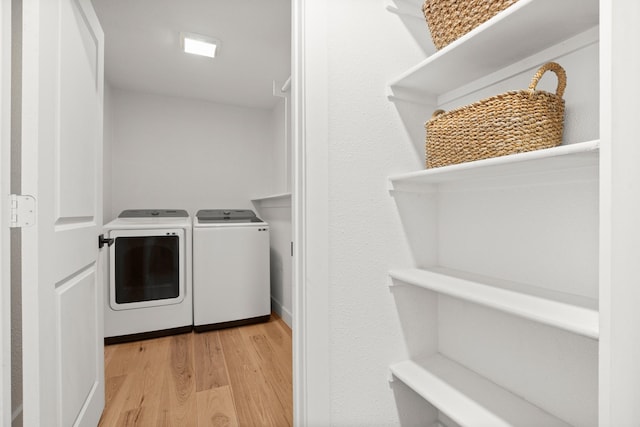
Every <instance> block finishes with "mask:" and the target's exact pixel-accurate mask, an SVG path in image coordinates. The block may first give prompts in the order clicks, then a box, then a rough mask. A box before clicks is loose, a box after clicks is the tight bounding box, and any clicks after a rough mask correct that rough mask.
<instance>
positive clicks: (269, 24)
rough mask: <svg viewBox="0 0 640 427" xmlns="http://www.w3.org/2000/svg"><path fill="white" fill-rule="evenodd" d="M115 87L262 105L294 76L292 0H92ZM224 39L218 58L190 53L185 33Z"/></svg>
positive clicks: (109, 77)
mask: <svg viewBox="0 0 640 427" xmlns="http://www.w3.org/2000/svg"><path fill="white" fill-rule="evenodd" d="M92 2H93V5H94V8H95V10H96V14H97V15H98V18H99V19H100V23H101V24H102V28H103V30H104V33H105V78H106V80H107V82H108V83H109V84H110V85H112V86H113V87H116V88H120V89H127V90H135V91H142V92H149V93H156V94H161V95H170V96H179V97H186V98H196V99H202V100H207V101H211V102H216V103H221V104H230V105H238V106H246V107H256V108H271V107H272V106H273V105H275V104H276V102H277V101H276V99H277V98H274V97H273V94H272V85H273V81H274V80H275V81H276V84H277V87H278V88H280V87H282V85H283V84H284V82H285V81H286V80H287V78H288V77H289V75H290V69H291V68H290V67H291V3H290V0H268V1H265V0H92ZM181 32H186V33H197V34H202V35H206V36H210V37H213V38H214V39H218V40H220V41H221V46H220V49H219V54H218V55H217V56H216V58H214V59H211V58H206V57H201V56H196V55H191V54H187V53H184V52H182V50H181V47H180V33H181Z"/></svg>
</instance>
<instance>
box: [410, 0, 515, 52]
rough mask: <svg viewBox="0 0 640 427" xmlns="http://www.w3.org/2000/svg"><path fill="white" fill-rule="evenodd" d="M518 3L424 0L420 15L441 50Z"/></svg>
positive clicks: (512, 1) (479, 0)
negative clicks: (421, 14) (422, 14)
mask: <svg viewBox="0 0 640 427" xmlns="http://www.w3.org/2000/svg"><path fill="white" fill-rule="evenodd" d="M517 1H518V0H426V1H425V2H424V4H423V5H422V12H423V13H424V17H425V20H426V21H427V25H428V26H429V31H430V32H431V38H432V39H433V44H434V45H435V46H436V48H437V49H442V48H443V47H445V46H446V45H448V44H449V43H451V42H452V41H454V40H457V39H459V38H460V37H462V36H463V35H465V34H467V33H468V32H469V31H471V30H473V29H474V28H476V27H477V26H478V25H480V24H482V23H483V22H485V21H488V20H489V19H491V18H493V17H494V16H495V15H497V14H498V13H499V12H501V11H503V10H504V9H506V8H507V7H509V6H511V5H512V4H514V3H515V2H517Z"/></svg>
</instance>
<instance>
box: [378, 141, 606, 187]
mask: <svg viewBox="0 0 640 427" xmlns="http://www.w3.org/2000/svg"><path fill="white" fill-rule="evenodd" d="M599 147H600V141H599V140H597V141H588V142H580V143H577V144H569V145H561V146H558V147H553V148H548V149H544V150H536V151H529V152H527V153H519V154H512V155H509V156H501V157H494V158H491V159H484V160H477V161H475V162H467V163H460V164H457V165H451V166H444V167H440V168H432V169H426V170H421V171H416V172H410V173H405V174H399V175H394V176H391V177H389V180H390V181H391V183H392V184H393V187H394V188H395V189H399V190H402V189H413V190H414V191H415V190H416V189H417V188H419V186H420V185H426V184H440V183H445V182H452V181H460V180H470V179H479V178H489V177H510V176H511V177H513V176H521V175H529V174H538V175H539V174H547V173H550V172H552V171H562V170H571V169H584V168H597V167H598V163H599V153H600V151H599Z"/></svg>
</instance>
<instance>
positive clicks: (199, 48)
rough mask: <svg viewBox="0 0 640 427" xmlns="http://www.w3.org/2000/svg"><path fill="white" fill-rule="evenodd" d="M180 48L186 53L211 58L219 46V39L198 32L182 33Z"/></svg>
mask: <svg viewBox="0 0 640 427" xmlns="http://www.w3.org/2000/svg"><path fill="white" fill-rule="evenodd" d="M181 39H182V49H183V50H184V51H185V52H186V53H192V54H194V55H201V56H207V57H209V58H213V57H215V56H216V53H217V51H218V49H219V46H220V41H219V40H216V39H214V38H211V37H207V36H203V35H200V34H192V33H182V34H181Z"/></svg>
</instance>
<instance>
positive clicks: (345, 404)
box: [305, 0, 434, 426]
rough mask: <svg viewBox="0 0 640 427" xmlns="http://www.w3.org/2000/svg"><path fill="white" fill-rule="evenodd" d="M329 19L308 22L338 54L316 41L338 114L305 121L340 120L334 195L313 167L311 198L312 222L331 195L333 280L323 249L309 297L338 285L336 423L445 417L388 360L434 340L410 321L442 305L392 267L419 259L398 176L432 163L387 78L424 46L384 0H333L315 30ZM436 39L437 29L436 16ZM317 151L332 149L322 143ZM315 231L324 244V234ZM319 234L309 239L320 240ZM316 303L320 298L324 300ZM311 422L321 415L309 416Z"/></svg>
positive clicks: (311, 39) (310, 52)
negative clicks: (402, 210)
mask: <svg viewBox="0 0 640 427" xmlns="http://www.w3.org/2000/svg"><path fill="white" fill-rule="evenodd" d="M322 18H323V17H322V16H317V14H314V15H313V16H311V15H309V16H307V19H308V20H309V21H310V22H312V23H313V25H312V26H309V27H307V28H306V29H305V31H308V32H307V33H306V36H305V37H306V41H307V43H308V46H313V44H314V43H318V40H326V43H327V49H326V52H322V51H321V50H317V49H307V50H306V52H305V62H306V63H307V64H314V59H315V60H317V61H318V62H320V65H322V63H323V61H324V58H323V57H322V55H324V54H325V53H326V54H327V55H328V57H327V61H328V64H327V65H328V74H327V75H326V79H327V80H326V82H324V81H319V82H318V85H319V86H322V85H323V84H326V85H327V86H328V94H327V97H328V98H327V101H328V105H327V110H326V111H328V123H324V124H323V123H318V120H322V115H321V114H318V115H316V114H307V115H306V116H305V120H306V122H307V129H308V130H309V129H316V128H317V127H320V128H321V129H325V128H326V127H327V126H328V129H327V131H328V134H327V140H326V144H327V145H326V151H327V158H328V170H327V172H326V178H327V179H328V198H327V199H324V200H323V199H320V198H321V197H322V195H323V192H322V191H321V190H322V183H321V182H319V181H321V180H322V179H323V177H322V176H320V177H318V176H317V175H315V176H307V178H308V179H309V180H310V181H308V185H312V186H313V188H312V190H311V192H309V193H307V201H306V203H307V206H310V207H311V208H309V210H308V212H307V215H308V218H307V221H308V224H311V223H315V222H316V220H318V218H317V217H318V215H322V213H318V214H316V212H314V209H313V208H312V207H313V206H315V205H319V206H323V205H324V206H326V205H328V230H329V233H328V277H329V282H328V283H326V284H325V283H317V281H318V280H321V278H320V279H319V277H320V276H321V275H322V271H318V269H316V267H315V266H314V265H313V264H314V263H315V262H322V260H318V261H315V260H314V259H313V258H311V259H308V260H307V262H308V263H309V264H311V265H310V266H309V268H307V276H308V277H306V278H305V286H307V287H308V288H309V289H310V290H309V291H308V292H309V295H312V294H313V293H315V292H316V291H318V292H319V291H320V289H321V288H324V287H325V286H326V288H327V293H328V298H329V319H330V324H329V342H330V344H329V345H330V347H329V350H328V357H329V367H330V375H329V383H330V384H329V388H330V424H331V425H371V426H374V425H375V426H382V425H399V424H405V425H419V423H420V422H422V423H424V421H425V420H426V419H427V417H431V418H433V417H434V414H433V411H432V410H431V408H429V407H428V405H426V404H425V403H424V401H420V400H419V399H415V396H414V395H412V394H411V393H410V392H407V390H406V389H405V388H404V387H403V386H402V385H399V384H398V385H395V384H394V385H393V387H390V385H389V382H388V381H389V369H388V367H389V364H390V363H393V362H397V361H400V360H403V359H406V358H407V357H408V356H409V355H410V354H414V353H418V352H420V351H422V350H424V348H421V347H423V346H424V344H423V342H422V341H423V337H421V336H420V335H419V334H415V330H414V329H404V328H403V325H404V324H406V323H407V322H408V323H412V322H411V321H412V320H419V321H427V320H428V318H429V317H430V316H433V315H434V312H433V310H430V308H432V307H433V305H432V304H431V301H429V299H428V298H425V297H424V295H425V293H422V294H420V293H415V292H413V291H412V290H411V289H405V291H406V292H401V293H402V294H403V295H402V296H395V295H393V294H392V293H391V292H390V291H389V288H388V287H387V285H388V284H389V279H388V275H387V271H388V270H389V269H391V268H396V267H402V266H408V265H411V263H412V262H413V261H412V256H411V253H410V250H409V247H408V244H407V242H406V240H405V237H404V235H403V229H402V226H401V223H400V218H399V215H398V212H397V208H396V206H395V202H394V200H393V199H392V198H391V197H390V195H389V193H388V191H387V190H388V183H387V176H388V175H390V174H393V173H398V172H405V171H410V170H417V169H420V168H421V167H422V164H423V153H420V152H419V151H417V150H416V149H415V147H414V146H413V144H412V143H411V142H410V141H409V135H408V133H407V131H406V130H405V128H404V125H403V122H402V120H401V119H400V117H399V115H398V112H397V110H396V107H395V106H394V105H393V104H392V103H390V102H389V101H388V100H387V97H386V93H385V88H386V86H387V83H388V81H390V80H391V79H392V78H393V77H395V76H397V75H399V74H400V73H401V72H403V71H404V70H406V69H407V68H408V67H410V66H412V65H414V64H416V63H417V62H419V61H420V60H421V59H422V58H423V47H422V46H420V45H419V44H418V43H417V42H415V41H414V40H413V39H412V36H411V34H410V33H409V32H408V31H407V30H406V29H405V27H404V25H403V24H402V23H401V22H400V21H399V19H400V18H398V17H397V16H394V15H392V14H390V13H389V12H388V11H386V10H385V4H384V2H371V1H367V0H353V1H349V2H344V1H331V2H328V5H327V16H326V27H324V28H320V29H318V32H317V33H315V32H311V28H314V29H316V28H317V27H316V24H317V23H318V21H319V20H320V19H322ZM409 19H415V18H409ZM416 21H417V22H419V21H418V20H416ZM424 37H425V38H427V37H428V33H427V30H426V24H425V27H424ZM316 71H317V68H314V69H313V70H310V74H308V75H307V76H305V77H308V80H307V81H306V82H305V84H307V85H308V86H306V87H305V89H306V91H307V94H310V93H313V92H314V89H315V87H317V86H315V84H316V82H315V81H314V80H313V79H320V80H321V79H322V77H321V76H318V75H317V73H316ZM311 74H312V75H313V79H312V78H311V76H310V75H311ZM307 96H308V98H307V99H306V108H307V111H311V110H313V109H314V108H315V107H318V108H322V106H319V105H318V103H319V102H321V101H322V100H317V99H312V98H311V97H310V96H309V95H307ZM425 114H426V112H425ZM425 117H426V116H425ZM314 144H317V143H316V142H315V141H314ZM316 150H317V151H321V150H322V149H321V148H318V147H317V145H316V146H314V147H311V151H314V152H315V151H316ZM309 151H310V150H309V148H308V152H309ZM306 161H307V162H309V165H308V170H309V171H310V172H309V173H312V172H311V171H313V174H317V172H318V171H317V170H316V162H317V161H318V159H317V158H316V157H313V156H308V157H307V158H306ZM320 161H324V160H323V159H321V160H320ZM316 190H319V191H316ZM319 220H320V221H322V218H320V219H319ZM315 237H317V238H319V240H318V242H317V245H318V247H321V246H322V245H323V244H324V242H321V241H320V240H322V236H315ZM314 244H316V243H314V242H309V243H308V245H312V248H311V249H313V245H314ZM315 273H318V274H319V276H318V277H316V276H315ZM311 288H313V289H311ZM310 298H311V297H310ZM394 298H397V299H403V303H406V305H408V306H410V307H409V309H408V310H405V311H403V312H402V313H399V312H398V308H397V306H396V301H395V300H394ZM307 304H308V305H313V304H314V300H313V299H312V298H311V299H309V300H308V301H307ZM406 305H405V306H404V308H405V309H407V307H406ZM408 317H413V319H409V318H408ZM310 328H313V326H311V327H310ZM309 339H313V337H309ZM312 362H314V363H315V360H313V361H312ZM311 369H313V367H311ZM310 387H311V388H312V389H313V388H314V387H315V385H314V384H312V385H310ZM320 387H322V386H320ZM311 392H312V393H313V392H314V391H313V390H312V391H311ZM396 396H398V403H396V400H395V397H396ZM319 397H324V396H319ZM310 404H314V403H313V402H310ZM429 411H430V412H431V413H429ZM315 416H318V417H320V416H321V414H315ZM309 425H319V424H318V423H314V420H309Z"/></svg>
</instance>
